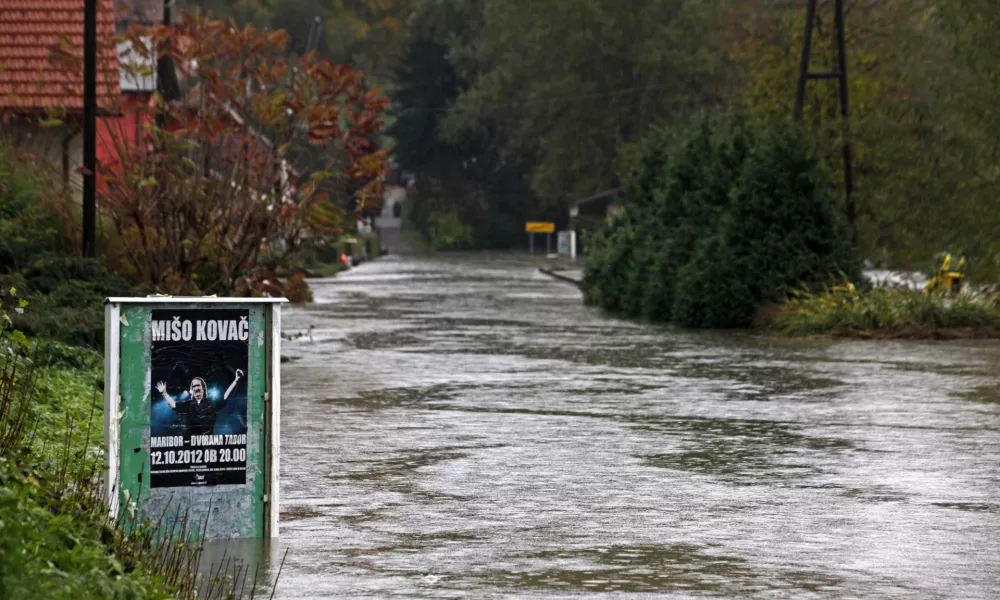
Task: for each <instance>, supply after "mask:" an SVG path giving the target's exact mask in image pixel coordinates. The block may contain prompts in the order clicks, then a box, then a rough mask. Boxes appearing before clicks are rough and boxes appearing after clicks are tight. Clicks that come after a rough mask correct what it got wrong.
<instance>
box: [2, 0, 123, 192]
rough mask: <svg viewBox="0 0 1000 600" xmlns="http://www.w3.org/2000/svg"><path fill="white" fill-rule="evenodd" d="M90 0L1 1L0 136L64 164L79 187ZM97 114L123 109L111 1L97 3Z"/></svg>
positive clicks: (69, 179)
mask: <svg viewBox="0 0 1000 600" xmlns="http://www.w3.org/2000/svg"><path fill="white" fill-rule="evenodd" d="M83 7H84V2H83V0H0V132H2V133H3V134H4V135H5V136H7V137H8V138H10V139H12V140H13V141H14V142H15V143H16V144H17V145H18V146H19V147H21V148H23V149H25V150H28V151H30V152H33V153H34V154H36V155H38V156H40V157H42V158H46V159H48V160H50V161H51V162H52V163H54V164H61V165H62V170H63V171H62V172H63V181H64V184H65V185H71V186H72V188H73V189H77V190H78V189H79V188H80V186H81V181H82V176H81V175H80V173H79V167H80V165H81V164H82V162H83V150H82V149H83V139H82V138H83V134H82V129H83V128H82V118H83V33H84V32H83V20H84V8H83ZM97 40H98V49H97V52H98V61H97V105H98V115H100V116H104V117H108V116H117V115H118V114H119V113H120V112H121V85H120V81H119V79H120V73H119V65H118V58H117V48H116V40H115V19H114V13H113V8H112V0H98V15H97Z"/></svg>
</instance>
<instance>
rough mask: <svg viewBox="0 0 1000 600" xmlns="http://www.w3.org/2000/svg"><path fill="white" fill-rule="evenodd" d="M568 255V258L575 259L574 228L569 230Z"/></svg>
mask: <svg viewBox="0 0 1000 600" xmlns="http://www.w3.org/2000/svg"><path fill="white" fill-rule="evenodd" d="M569 257H570V260H574V261H575V260H576V230H573V229H570V230H569Z"/></svg>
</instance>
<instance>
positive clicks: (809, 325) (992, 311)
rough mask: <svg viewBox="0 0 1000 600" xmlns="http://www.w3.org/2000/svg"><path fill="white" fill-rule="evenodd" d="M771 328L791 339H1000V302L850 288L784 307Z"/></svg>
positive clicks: (799, 298) (798, 297) (805, 295)
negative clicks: (815, 336) (827, 337)
mask: <svg viewBox="0 0 1000 600" xmlns="http://www.w3.org/2000/svg"><path fill="white" fill-rule="evenodd" d="M770 329H771V330H772V331H774V332H777V333H781V334H785V335H790V336H807V335H826V334H831V335H837V336H851V337H876V338H888V337H912V338H965V337H1000V297H998V296H997V295H996V294H993V293H963V294H957V295H955V296H945V295H942V294H928V293H926V292H924V291H922V290H914V289H899V288H882V287H877V288H874V289H872V290H869V291H858V290H856V289H854V288H853V286H844V285H842V286H837V287H835V288H826V289H824V290H823V291H821V292H817V293H810V292H808V291H805V290H803V291H799V292H797V293H796V294H795V296H794V297H793V298H792V299H791V300H789V301H788V302H787V303H785V304H784V306H782V307H781V309H780V310H779V311H778V313H777V314H776V315H775V317H774V320H773V321H772V322H771V324H770Z"/></svg>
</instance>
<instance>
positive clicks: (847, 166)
mask: <svg viewBox="0 0 1000 600" xmlns="http://www.w3.org/2000/svg"><path fill="white" fill-rule="evenodd" d="M817 2H818V0H809V5H808V6H807V7H806V29H805V34H804V35H803V38H802V61H801V63H800V64H799V80H798V86H797V87H796V90H795V114H794V116H795V121H796V122H798V121H801V120H802V109H803V106H804V105H805V99H806V82H807V80H809V79H836V80H838V81H839V83H840V94H839V98H840V119H841V136H842V138H841V139H842V140H843V143H842V147H841V151H842V153H843V157H844V194H845V201H844V210H845V212H846V213H847V222H848V224H849V225H850V227H851V238H852V240H853V241H854V245H855V246H857V244H858V227H857V214H856V210H855V206H854V165H853V150H852V148H851V120H850V119H851V117H850V114H851V112H850V103H849V97H848V90H847V44H846V42H845V36H844V0H834V12H835V14H834V26H835V27H836V30H837V31H836V34H837V70H836V71H819V72H810V71H809V61H810V58H811V54H812V34H813V27H814V26H815V23H816V4H817Z"/></svg>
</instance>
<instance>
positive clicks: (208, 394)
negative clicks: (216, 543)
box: [104, 297, 286, 539]
mask: <svg viewBox="0 0 1000 600" xmlns="http://www.w3.org/2000/svg"><path fill="white" fill-rule="evenodd" d="M284 302H286V300H285V299H283V298H281V299H274V298H203V297H148V298H109V299H107V300H106V302H105V313H104V314H105V333H104V335H105V359H104V441H105V446H106V448H107V453H108V454H107V455H108V470H107V473H106V475H105V478H106V479H105V483H106V486H105V493H106V498H105V500H106V502H107V504H108V506H109V507H110V508H111V511H112V514H113V515H114V516H118V515H119V514H120V513H121V512H122V511H125V514H124V515H123V517H125V518H124V519H123V520H124V521H125V522H141V521H143V520H149V521H152V522H154V523H157V522H158V523H159V524H160V532H161V533H163V534H164V535H168V536H169V535H171V532H172V531H177V530H179V527H178V524H179V523H180V522H184V523H187V524H188V527H187V529H188V531H189V532H191V533H193V534H195V535H203V536H204V537H205V538H206V539H226V538H253V537H277V535H278V458H279V457H278V448H279V446H278V443H279V438H280V407H281V395H280V391H281V387H280V386H281V381H280V367H281V348H280V343H281V304H282V303H284ZM202 524H204V529H203V530H201V531H198V530H197V528H199V527H201V526H202Z"/></svg>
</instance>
